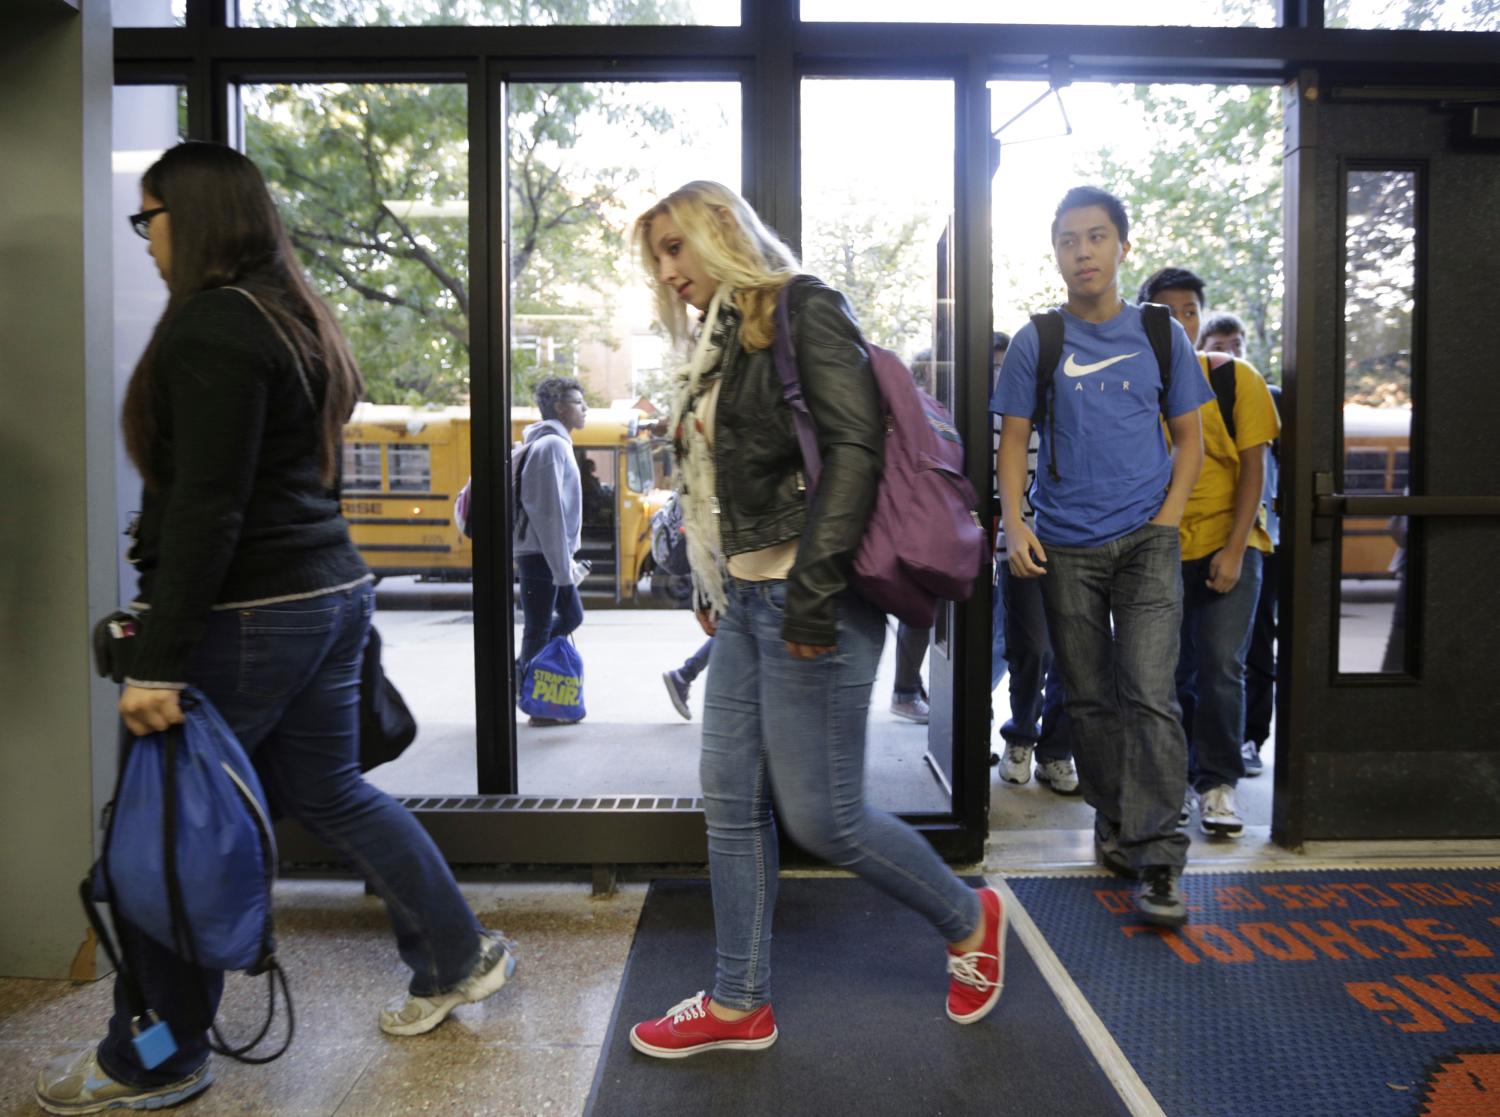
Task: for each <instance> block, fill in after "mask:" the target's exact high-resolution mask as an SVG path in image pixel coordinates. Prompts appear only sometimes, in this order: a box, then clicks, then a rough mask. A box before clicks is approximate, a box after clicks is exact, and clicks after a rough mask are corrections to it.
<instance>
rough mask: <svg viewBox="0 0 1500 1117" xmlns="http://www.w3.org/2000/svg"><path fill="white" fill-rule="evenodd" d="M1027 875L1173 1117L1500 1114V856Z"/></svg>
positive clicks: (1022, 894) (1041, 924)
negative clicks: (1173, 883) (1139, 906)
mask: <svg viewBox="0 0 1500 1117" xmlns="http://www.w3.org/2000/svg"><path fill="white" fill-rule="evenodd" d="M1121 883H1122V882H1120V881H1117V880H1115V879H1114V878H1101V877H1096V876H1085V877H1052V878H1013V879H1008V880H1007V881H1006V884H1007V885H1008V886H1009V887H1010V889H1011V891H1012V892H1013V893H1014V894H1015V896H1016V897H1017V899H1019V900H1020V902H1021V905H1022V907H1023V908H1024V909H1025V911H1026V912H1027V913H1028V914H1029V915H1030V917H1031V919H1032V921H1034V922H1035V924H1036V925H1037V927H1038V928H1039V929H1040V931H1041V933H1042V935H1043V936H1044V937H1045V938H1046V940H1047V943H1048V945H1049V946H1050V947H1051V948H1052V950H1053V951H1054V952H1055V953H1056V955H1057V956H1058V958H1059V959H1060V960H1061V962H1062V964H1063V966H1064V967H1066V969H1067V971H1068V974H1069V976H1070V977H1071V978H1072V979H1073V981H1074V982H1076V983H1077V985H1078V987H1079V989H1080V990H1081V991H1082V993H1083V995H1084V997H1085V998H1087V1000H1088V1001H1089V1003H1090V1004H1091V1005H1092V1007H1093V1009H1094V1011H1095V1012H1096V1013H1097V1014H1098V1015H1099V1017H1100V1018H1101V1019H1102V1021H1103V1023H1104V1025H1105V1027H1106V1028H1107V1029H1108V1030H1109V1032H1110V1033H1111V1035H1112V1036H1113V1037H1114V1039H1115V1042H1116V1043H1118V1044H1119V1046H1120V1048H1121V1049H1122V1050H1123V1052H1124V1054H1125V1057H1126V1058H1127V1059H1128V1060H1129V1061H1130V1063H1131V1064H1132V1066H1133V1067H1134V1068H1135V1070H1136V1072H1137V1073H1138V1074H1139V1075H1140V1077H1141V1079H1142V1080H1143V1081H1144V1083H1145V1086H1146V1088H1147V1089H1148V1090H1149V1091H1150V1092H1151V1094H1152V1095H1153V1096H1154V1097H1155V1098H1156V1101H1157V1103H1158V1104H1159V1105H1160V1106H1161V1108H1162V1110H1163V1111H1164V1112H1165V1113H1166V1114H1167V1115H1168V1117H1416V1115H1419V1114H1420V1115H1424V1117H1460V1115H1462V1117H1500V869H1431V870H1427V869H1420V868H1405V869H1399V870H1379V869H1340V870H1328V871H1293V872H1238V873H1203V874H1198V873H1191V872H1190V873H1188V874H1187V875H1186V876H1184V877H1183V886H1184V889H1183V890H1184V894H1185V896H1186V899H1187V904H1188V909H1189V913H1190V922H1189V923H1188V925H1187V926H1186V927H1183V928H1181V929H1180V930H1177V931H1168V930H1164V929H1161V928H1152V927H1148V926H1146V925H1144V924H1141V923H1138V922H1137V921H1136V919H1135V918H1134V914H1133V910H1132V907H1131V902H1130V900H1131V892H1130V890H1129V888H1125V887H1121Z"/></svg>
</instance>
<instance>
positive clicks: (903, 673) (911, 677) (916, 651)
mask: <svg viewBox="0 0 1500 1117" xmlns="http://www.w3.org/2000/svg"><path fill="white" fill-rule="evenodd" d="M930 643H932V629H930V628H912V627H911V626H910V625H909V624H907V623H905V622H904V621H903V622H901V623H899V624H897V625H896V682H895V684H894V685H893V686H892V687H891V701H892V702H914V701H916V700H917V699H918V698H923V699H925V698H926V697H927V691H926V689H925V688H924V687H923V686H922V661H923V660H924V659H926V658H927V646H928V645H929V644H930Z"/></svg>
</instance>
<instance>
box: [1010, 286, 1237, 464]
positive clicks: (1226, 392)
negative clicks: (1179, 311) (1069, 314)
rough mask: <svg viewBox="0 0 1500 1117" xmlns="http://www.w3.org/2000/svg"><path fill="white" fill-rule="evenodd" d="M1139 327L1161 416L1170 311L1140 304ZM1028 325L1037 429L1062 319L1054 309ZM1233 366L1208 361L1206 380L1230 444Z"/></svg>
mask: <svg viewBox="0 0 1500 1117" xmlns="http://www.w3.org/2000/svg"><path fill="white" fill-rule="evenodd" d="M1140 312H1141V325H1142V326H1143V327H1144V328H1145V331H1146V339H1147V340H1148V341H1149V342H1150V343H1151V352H1152V353H1154V354H1155V355H1156V367H1157V371H1158V372H1159V374H1160V376H1161V394H1160V397H1159V398H1160V400H1161V405H1162V413H1163V414H1165V413H1166V404H1167V392H1168V390H1169V389H1170V388H1171V387H1172V312H1171V311H1170V310H1168V309H1167V308H1166V307H1164V306H1162V305H1160V304H1159V303H1141V304H1140ZM1031 324H1032V325H1033V326H1035V327H1036V333H1037V342H1038V350H1037V362H1036V414H1035V416H1034V417H1033V418H1032V425H1033V426H1036V427H1038V428H1039V427H1040V426H1041V425H1042V423H1043V422H1045V421H1046V419H1047V416H1048V414H1049V412H1050V410H1051V406H1050V405H1051V401H1052V395H1053V393H1054V392H1055V391H1056V389H1055V387H1054V385H1055V383H1056V378H1057V365H1058V362H1059V361H1061V360H1062V355H1063V352H1062V350H1063V316H1062V312H1061V311H1060V310H1057V309H1055V308H1054V309H1052V310H1047V311H1043V312H1042V313H1040V314H1033V315H1032V316H1031ZM1234 365H1235V361H1234V358H1233V357H1230V358H1229V360H1227V361H1223V362H1221V363H1220V364H1218V365H1215V364H1213V362H1212V361H1210V362H1209V370H1208V378H1209V382H1210V384H1212V386H1213V390H1214V395H1215V396H1217V397H1218V399H1219V413H1220V414H1221V415H1223V417H1224V426H1225V427H1227V428H1228V430H1229V438H1230V441H1233V440H1234V437H1235V427H1234V395H1235V385H1234ZM1047 445H1048V449H1049V451H1050V452H1049V453H1048V461H1047V471H1048V472H1049V473H1050V474H1051V475H1052V479H1053V480H1054V481H1055V480H1057V457H1056V454H1057V449H1056V447H1057V442H1056V440H1055V439H1051V438H1049V439H1048V440H1047Z"/></svg>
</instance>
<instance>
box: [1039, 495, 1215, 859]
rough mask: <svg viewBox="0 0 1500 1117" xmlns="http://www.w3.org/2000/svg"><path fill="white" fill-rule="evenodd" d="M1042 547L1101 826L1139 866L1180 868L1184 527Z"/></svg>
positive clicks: (1088, 795) (1081, 762)
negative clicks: (1177, 682)
mask: <svg viewBox="0 0 1500 1117" xmlns="http://www.w3.org/2000/svg"><path fill="white" fill-rule="evenodd" d="M1046 547H1047V560H1048V561H1047V573H1046V574H1045V575H1043V576H1042V578H1041V583H1042V601H1043V603H1044V604H1045V605H1046V609H1047V632H1048V634H1049V635H1050V636H1051V637H1052V650H1053V653H1054V654H1055V655H1056V657H1057V659H1056V665H1057V669H1058V671H1059V673H1060V674H1061V675H1062V680H1063V684H1064V685H1065V686H1066V687H1067V700H1066V709H1067V712H1068V719H1069V721H1070V722H1071V724H1072V734H1071V736H1072V743H1073V755H1074V758H1075V759H1076V760H1077V762H1078V781H1079V783H1080V784H1081V786H1082V788H1083V795H1084V799H1085V800H1086V801H1087V802H1088V804H1089V805H1090V806H1092V807H1093V808H1094V826H1095V830H1096V832H1097V833H1098V834H1099V836H1100V837H1104V838H1108V837H1112V836H1118V838H1119V842H1120V847H1121V849H1122V850H1124V851H1125V852H1126V854H1127V856H1128V857H1129V858H1130V859H1131V862H1132V863H1133V864H1134V866H1135V867H1136V868H1142V867H1144V866H1147V865H1170V866H1173V867H1174V868H1181V867H1182V865H1183V864H1184V863H1185V862H1186V861H1187V847H1188V838H1187V835H1185V834H1180V833H1178V831H1177V815H1178V812H1179V811H1180V810H1181V809H1182V799H1183V795H1184V794H1185V793H1186V791H1187V778H1186V777H1187V739H1186V738H1185V737H1184V736H1183V732H1182V723H1181V722H1180V721H1179V720H1178V718H1179V713H1180V711H1179V709H1178V706H1177V695H1176V690H1175V687H1174V686H1173V670H1172V669H1173V668H1174V667H1175V666H1176V664H1177V642H1178V638H1179V630H1180V628H1181V626H1182V563H1181V561H1180V560H1179V558H1178V556H1179V554H1180V553H1181V552H1180V550H1179V547H1178V540H1177V529H1176V528H1175V527H1163V526H1158V525H1156V524H1150V523H1148V524H1145V525H1144V526H1142V527H1140V528H1138V529H1137V530H1135V531H1133V532H1131V533H1130V534H1129V535H1127V536H1124V537H1123V538H1120V539H1115V540H1113V541H1111V542H1109V543H1105V544H1103V545H1102V546H1099V547H1063V546H1058V545H1055V544H1051V543H1049V544H1047V545H1046Z"/></svg>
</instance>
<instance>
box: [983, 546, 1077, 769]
mask: <svg viewBox="0 0 1500 1117" xmlns="http://www.w3.org/2000/svg"><path fill="white" fill-rule="evenodd" d="M995 593H996V595H997V596H999V597H1000V598H1002V599H1003V601H1004V603H1005V605H1004V608H1005V659H1006V662H1008V663H1009V665H1010V718H1009V719H1008V720H1007V721H1006V722H1005V724H1004V725H1002V726H1001V727H1000V736H1001V737H1003V738H1004V739H1005V743H1006V744H1007V745H1034V746H1036V753H1035V759H1036V762H1037V763H1038V764H1046V763H1047V762H1048V761H1052V760H1067V759H1069V758H1070V757H1071V756H1072V755H1073V746H1072V745H1071V744H1070V743H1069V742H1068V715H1067V712H1066V710H1065V707H1064V691H1065V689H1066V688H1065V687H1064V686H1063V683H1062V679H1061V678H1060V677H1059V676H1058V673H1057V672H1056V671H1055V670H1053V666H1052V641H1051V640H1050V639H1048V637H1047V612H1046V609H1045V607H1044V606H1043V604H1042V584H1041V580H1040V579H1038V578H1017V577H1016V576H1015V575H1013V574H1012V573H1011V572H1010V566H1009V564H1006V563H1002V564H1001V565H1000V584H999V586H998V587H996V589H995ZM1038 721H1040V723H1041V724H1040V726H1038V724H1037V723H1038Z"/></svg>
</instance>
